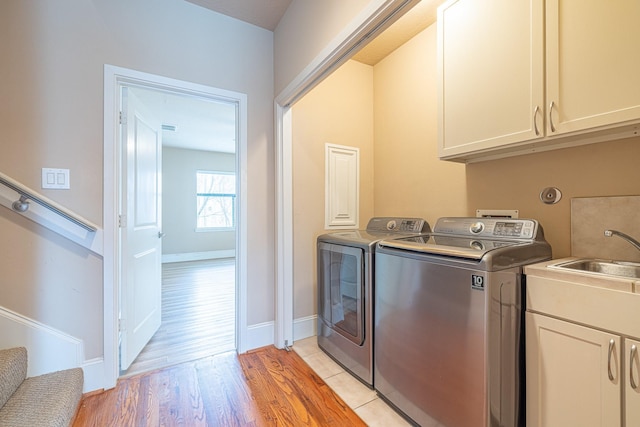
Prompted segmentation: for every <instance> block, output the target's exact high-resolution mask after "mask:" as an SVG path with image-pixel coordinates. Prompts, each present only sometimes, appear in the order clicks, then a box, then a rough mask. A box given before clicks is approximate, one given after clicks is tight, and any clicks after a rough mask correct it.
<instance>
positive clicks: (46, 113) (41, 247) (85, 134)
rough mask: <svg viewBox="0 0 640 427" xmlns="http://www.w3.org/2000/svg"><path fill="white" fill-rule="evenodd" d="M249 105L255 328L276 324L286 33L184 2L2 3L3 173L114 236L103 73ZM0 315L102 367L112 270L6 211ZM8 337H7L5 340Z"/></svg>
mask: <svg viewBox="0 0 640 427" xmlns="http://www.w3.org/2000/svg"><path fill="white" fill-rule="evenodd" d="M105 64H110V65H114V66H118V67H124V68H129V69H133V70H138V71H142V72H147V73H152V74H157V75H161V76H166V77H169V78H173V79H179V80H184V81H188V82H194V83H198V84H203V85H207V86H213V87H217V88H222V89H227V90H232V91H235V92H241V93H245V94H247V98H248V140H247V145H248V153H247V183H248V184H247V199H248V204H249V210H248V212H247V214H248V218H247V220H248V230H247V232H248V235H250V236H252V238H251V239H250V240H249V245H248V248H247V262H248V264H249V265H250V266H251V268H250V269H249V270H248V277H247V286H248V293H247V317H248V318H247V323H248V324H249V325H253V324H259V323H263V322H268V321H272V320H273V319H274V307H273V304H272V303H271V302H272V301H273V300H274V279H273V277H274V267H273V266H274V257H273V249H272V248H273V242H274V214H273V212H274V201H273V200H274V197H273V192H274V190H273V184H272V183H273V181H274V166H273V163H274V162H273V159H274V152H273V133H274V132H273V81H274V75H273V33H272V32H270V31H267V30H264V29H262V28H259V27H256V26H254V25H250V24H246V23H243V22H240V21H238V20H235V19H232V18H229V17H225V16H223V15H220V14H216V13H214V12H211V11H209V10H207V9H204V8H202V7H200V6H197V5H194V4H192V3H189V2H186V1H182V0H89V1H41V0H2V1H1V2H0V76H2V78H0V99H1V100H2V101H1V102H0V128H1V129H2V136H1V137H0V171H2V172H3V173H5V174H7V175H9V176H11V177H12V178H14V179H16V180H18V181H20V182H22V183H24V184H25V185H27V186H29V187H31V188H33V189H35V190H39V191H40V180H41V176H40V169H41V168H42V167H54V168H68V169H70V172H71V176H70V182H71V189H70V190H57V191H56V190H41V192H42V193H43V194H44V195H45V196H47V197H49V198H50V199H52V200H54V201H55V202H57V203H59V204H61V205H63V206H65V207H66V208H68V209H70V210H72V211H74V212H76V213H78V214H79V215H81V216H83V217H85V218H87V219H88V220H90V221H92V222H94V223H96V224H102V223H103V209H104V207H103V191H102V190H103V176H104V174H103V163H104V160H103V150H104V145H103V139H104V125H103V120H104V65H105ZM0 236H1V237H0V254H3V255H2V256H1V257H0V271H2V275H1V276H0V306H2V307H5V308H7V309H9V310H12V311H15V312H17V313H19V314H21V315H24V316H26V317H29V318H32V319H35V320H37V321H39V322H42V323H44V324H46V325H49V326H52V327H54V328H57V329H59V330H61V331H63V332H65V333H67V334H70V335H73V336H75V337H77V338H79V339H81V340H83V342H84V349H85V358H86V359H93V358H101V357H102V356H103V342H104V338H103V319H104V313H103V304H104V301H103V285H104V283H103V260H102V258H101V257H99V256H95V255H93V254H91V253H90V252H88V251H86V250H84V249H83V248H81V247H78V246H77V245H75V244H73V243H69V242H68V241H67V240H65V239H64V238H62V237H60V236H58V235H56V234H54V233H52V232H48V231H47V230H44V229H42V228H41V227H39V226H38V225H35V224H34V223H32V222H30V221H28V220H25V219H24V218H23V217H21V216H19V215H17V214H15V213H14V212H11V211H10V210H8V209H5V208H2V207H0ZM1 337H2V335H1V334H0V338H1Z"/></svg>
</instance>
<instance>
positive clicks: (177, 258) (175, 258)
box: [162, 249, 236, 264]
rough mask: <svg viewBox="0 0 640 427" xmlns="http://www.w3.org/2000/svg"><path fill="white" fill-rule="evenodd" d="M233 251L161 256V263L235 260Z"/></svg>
mask: <svg viewBox="0 0 640 427" xmlns="http://www.w3.org/2000/svg"><path fill="white" fill-rule="evenodd" d="M235 256H236V251H235V249H228V250H222V251H206V252H185V253H180V254H163V255H162V263H163V264H164V263H170V262H185V261H202V260H203V259H220V258H235Z"/></svg>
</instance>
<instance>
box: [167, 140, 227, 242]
mask: <svg viewBox="0 0 640 427" xmlns="http://www.w3.org/2000/svg"><path fill="white" fill-rule="evenodd" d="M235 161H236V156H235V155H234V154H227V153H216V152H212V151H199V150H185V149H180V148H172V147H163V149H162V223H163V224H162V229H163V231H164V233H165V237H164V238H163V239H162V254H163V255H167V254H184V253H191V252H210V251H227V250H233V249H235V247H236V242H235V231H207V232H196V231H195V230H196V172H197V171H199V170H206V171H216V172H234V171H235Z"/></svg>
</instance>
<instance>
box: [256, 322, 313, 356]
mask: <svg viewBox="0 0 640 427" xmlns="http://www.w3.org/2000/svg"><path fill="white" fill-rule="evenodd" d="M317 321H318V316H317V315H315V314H314V315H313V316H307V317H301V318H299V319H295V320H294V321H293V339H294V341H295V340H301V339H304V338H308V337H312V336H315V335H316V334H317V330H318V328H317ZM247 333H248V337H247V341H246V342H247V351H249V350H253V349H256V348H260V347H264V346H267V345H273V344H274V342H275V322H264V323H257V324H255V325H250V326H249V327H248V328H247ZM292 344H293V343H292Z"/></svg>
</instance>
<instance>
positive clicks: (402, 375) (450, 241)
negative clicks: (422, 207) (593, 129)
mask: <svg viewBox="0 0 640 427" xmlns="http://www.w3.org/2000/svg"><path fill="white" fill-rule="evenodd" d="M550 258H551V247H550V246H549V244H548V243H547V242H546V241H545V240H544V236H543V232H542V228H541V227H540V225H539V224H538V222H537V221H534V220H530V219H486V218H483V219H480V218H440V219H439V220H438V221H437V223H436V225H435V227H434V229H433V232H432V233H430V234H429V235H425V236H417V237H406V238H400V239H385V240H382V241H380V242H379V243H378V248H377V249H376V255H375V263H376V269H375V282H376V292H375V325H374V329H375V333H376V335H375V350H374V361H375V370H374V376H375V388H376V390H377V391H378V394H379V395H380V396H381V397H382V398H383V399H385V400H386V401H387V402H389V403H391V404H392V405H393V406H394V407H396V409H398V410H399V411H400V412H401V413H403V414H404V415H405V416H407V417H408V418H410V419H411V420H412V421H413V422H414V423H417V424H419V425H423V426H432V425H438V426H446V427H489V426H491V427H494V426H495V427H515V426H523V425H524V417H523V415H524V412H523V405H524V397H523V395H524V388H523V383H522V379H523V376H522V375H523V372H524V353H523V345H524V344H523V342H524V341H523V338H524V337H523V312H524V307H523V305H524V303H523V290H522V282H523V274H522V266H524V265H526V264H530V263H536V262H540V261H543V260H547V259H550Z"/></svg>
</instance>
